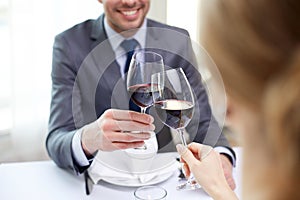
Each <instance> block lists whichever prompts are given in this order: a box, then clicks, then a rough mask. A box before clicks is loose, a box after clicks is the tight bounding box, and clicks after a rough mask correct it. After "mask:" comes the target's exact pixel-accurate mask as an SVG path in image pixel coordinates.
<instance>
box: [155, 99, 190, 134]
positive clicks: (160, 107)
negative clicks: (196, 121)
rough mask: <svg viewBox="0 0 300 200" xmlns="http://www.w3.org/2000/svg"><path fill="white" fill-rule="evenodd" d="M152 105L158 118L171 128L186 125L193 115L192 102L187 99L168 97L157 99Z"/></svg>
mask: <svg viewBox="0 0 300 200" xmlns="http://www.w3.org/2000/svg"><path fill="white" fill-rule="evenodd" d="M154 106H155V109H156V112H157V115H158V116H159V118H160V119H162V120H163V121H164V123H165V124H166V125H168V126H169V127H171V128H173V129H179V128H183V127H186V126H187V125H188V123H189V122H190V120H191V119H192V116H193V108H194V104H193V103H192V102H189V101H183V100H177V99H168V100H164V101H158V102H156V103H155V105H154Z"/></svg>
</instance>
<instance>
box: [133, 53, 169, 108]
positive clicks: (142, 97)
mask: <svg viewBox="0 0 300 200" xmlns="http://www.w3.org/2000/svg"><path fill="white" fill-rule="evenodd" d="M163 70H164V63H163V58H162V56H161V55H159V54H157V53H155V52H152V51H145V50H140V51H137V52H136V53H135V54H134V55H133V57H132V59H131V62H130V65H129V70H128V74H127V91H128V93H129V95H130V98H131V100H132V101H133V102H134V103H135V104H136V105H137V106H139V107H140V108H141V112H142V113H145V112H146V109H147V108H148V107H150V106H152V105H153V97H152V96H153V95H156V93H157V91H153V90H151V75H152V74H154V73H159V72H162V71H163Z"/></svg>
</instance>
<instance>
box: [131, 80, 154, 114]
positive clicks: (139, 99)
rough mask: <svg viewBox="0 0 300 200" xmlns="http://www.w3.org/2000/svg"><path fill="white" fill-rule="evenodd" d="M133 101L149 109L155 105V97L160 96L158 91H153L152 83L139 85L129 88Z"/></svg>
mask: <svg viewBox="0 0 300 200" xmlns="http://www.w3.org/2000/svg"><path fill="white" fill-rule="evenodd" d="M128 93H129V95H130V98H131V100H132V101H133V102H134V103H135V104H136V105H138V106H140V107H145V108H148V107H149V106H152V105H153V98H155V97H153V95H154V96H158V90H156V91H152V90H151V83H149V84H138V85H133V86H130V87H129V88H128Z"/></svg>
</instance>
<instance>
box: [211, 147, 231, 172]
mask: <svg viewBox="0 0 300 200" xmlns="http://www.w3.org/2000/svg"><path fill="white" fill-rule="evenodd" d="M214 150H215V151H217V152H219V153H220V154H221V155H224V156H226V157H227V158H228V160H229V161H230V162H231V164H232V166H234V167H235V163H236V160H235V156H234V154H233V153H232V152H231V151H230V150H229V149H228V148H227V147H222V146H218V147H214Z"/></svg>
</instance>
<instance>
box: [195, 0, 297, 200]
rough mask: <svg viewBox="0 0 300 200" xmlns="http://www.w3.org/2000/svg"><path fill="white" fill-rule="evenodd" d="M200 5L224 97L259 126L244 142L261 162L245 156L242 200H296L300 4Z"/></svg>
mask: <svg viewBox="0 0 300 200" xmlns="http://www.w3.org/2000/svg"><path fill="white" fill-rule="evenodd" d="M204 4H207V6H205V7H204V8H205V12H206V15H205V21H204V26H203V27H202V30H203V33H202V36H203V37H202V39H201V41H203V43H204V46H205V48H206V49H207V51H208V52H209V54H210V55H211V56H212V58H213V60H214V61H215V62H216V65H217V66H218V68H219V69H220V72H221V74H222V77H223V80H224V83H225V87H226V90H227V92H228V93H229V94H230V95H231V96H233V97H234V98H235V99H238V100H239V101H241V102H243V103H244V104H245V105H247V106H248V107H249V108H250V109H252V110H254V111H255V112H256V113H257V116H258V118H259V120H260V121H261V127H259V131H257V132H255V133H252V135H251V136H248V137H251V142H252V144H253V143H256V144H257V145H258V144H259V148H260V149H259V150H260V151H261V154H262V155H263V157H260V156H259V155H254V154H253V153H251V149H250V148H248V149H247V151H248V152H247V153H246V152H245V154H246V155H245V157H246V156H247V158H245V160H247V162H246V163H247V164H248V163H251V162H252V165H251V169H250V168H249V166H245V173H244V186H245V187H246V188H245V189H243V190H244V191H245V192H244V199H254V198H253V197H255V196H256V197H257V198H262V199H272V200H273V199H300V190H299V186H300V168H299V167H300V1H299V0H264V1H262V0H261V1H258V0H250V1H242V0H207V1H205V3H204ZM262 158H263V160H264V161H262V160H261V159H262ZM263 162H264V164H262V163H263ZM252 172H253V173H252ZM255 187H256V188H255ZM254 188H255V189H254ZM255 192H257V193H260V194H255ZM250 193H252V194H250ZM262 193H264V194H262ZM260 195H261V196H260ZM251 197H252V198H251Z"/></svg>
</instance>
